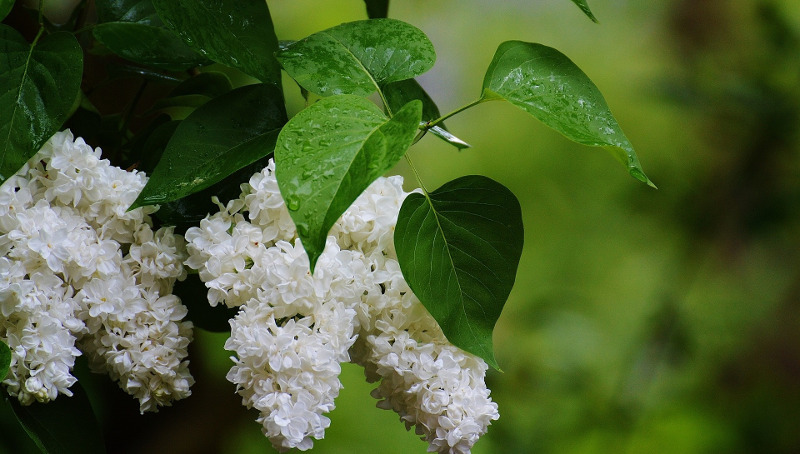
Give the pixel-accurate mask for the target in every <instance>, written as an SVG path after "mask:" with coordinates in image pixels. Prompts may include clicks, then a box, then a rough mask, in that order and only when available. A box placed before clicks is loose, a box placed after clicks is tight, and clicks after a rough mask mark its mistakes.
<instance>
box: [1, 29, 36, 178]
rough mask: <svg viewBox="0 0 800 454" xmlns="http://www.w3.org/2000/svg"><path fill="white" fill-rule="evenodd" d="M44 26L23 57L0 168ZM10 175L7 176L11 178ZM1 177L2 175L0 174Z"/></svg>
mask: <svg viewBox="0 0 800 454" xmlns="http://www.w3.org/2000/svg"><path fill="white" fill-rule="evenodd" d="M43 31H44V28H40V29H39V32H38V33H37V34H36V38H34V40H33V43H31V46H30V50H28V56H27V58H26V59H25V69H24V70H23V72H22V77H21V78H20V82H19V90H18V91H17V99H16V101H15V102H14V108H13V110H12V111H11V121H10V122H9V123H8V134H7V135H6V138H5V146H4V147H3V156H2V157H0V169H2V168H3V166H4V165H5V163H6V153H7V152H8V146H9V144H10V143H11V132H12V131H13V130H14V119H15V118H16V117H17V109H18V108H19V104H20V101H21V99H22V86H23V85H24V84H25V79H26V78H27V77H28V68H30V62H31V57H32V56H33V50H34V49H35V48H36V45H37V44H38V42H39V37H41V36H42V32H43ZM11 176H12V175H9V176H8V177H9V178H11ZM0 177H2V175H0Z"/></svg>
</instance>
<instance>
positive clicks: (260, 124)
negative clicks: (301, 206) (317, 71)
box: [130, 84, 286, 209]
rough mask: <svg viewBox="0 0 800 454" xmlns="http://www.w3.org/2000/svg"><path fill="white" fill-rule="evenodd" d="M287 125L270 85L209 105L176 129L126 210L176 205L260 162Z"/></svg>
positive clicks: (277, 93)
mask: <svg viewBox="0 0 800 454" xmlns="http://www.w3.org/2000/svg"><path fill="white" fill-rule="evenodd" d="M285 122H286V111H285V108H284V106H283V98H282V95H281V92H280V91H279V90H278V89H277V88H276V87H275V86H274V85H271V84H256V85H248V86H245V87H240V88H237V89H236V90H233V91H230V92H228V93H226V94H224V95H222V96H220V97H218V98H216V99H213V100H211V101H209V102H208V103H206V104H204V105H203V106H202V107H200V108H198V109H197V110H195V111H194V112H193V113H192V114H191V115H189V116H188V117H187V118H186V119H185V120H183V121H182V122H181V124H180V125H179V126H178V127H177V129H176V130H175V133H174V134H173V135H172V138H171V139H170V141H169V144H168V145H167V148H166V150H164V154H163V155H162V157H161V160H160V161H159V163H158V165H157V166H156V168H155V169H154V170H153V174H152V175H151V176H150V180H149V181H148V182H147V185H145V187H144V189H143V190H142V192H141V194H139V197H138V198H137V199H136V201H135V202H134V203H133V205H131V208H130V209H133V208H136V207H140V206H144V205H153V204H160V203H164V202H169V201H172V200H177V199H180V198H182V197H185V196H187V195H189V194H192V193H195V192H198V191H200V190H202V189H205V188H208V187H209V186H211V185H213V184H214V183H217V182H219V181H221V180H223V179H224V178H225V177H227V176H228V175H230V174H232V173H233V172H235V171H237V170H239V169H241V168H242V167H245V166H247V165H248V164H251V163H253V162H255V161H258V160H259V159H261V158H263V157H264V156H266V155H267V154H269V153H271V152H272V151H273V149H274V147H275V140H276V138H277V136H278V131H280V129H281V127H282V126H283V124H284V123H285Z"/></svg>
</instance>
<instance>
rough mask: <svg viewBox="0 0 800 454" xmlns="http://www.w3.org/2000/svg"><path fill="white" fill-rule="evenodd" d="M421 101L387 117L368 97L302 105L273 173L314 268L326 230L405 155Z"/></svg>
mask: <svg viewBox="0 0 800 454" xmlns="http://www.w3.org/2000/svg"><path fill="white" fill-rule="evenodd" d="M421 115H422V103H421V102H419V101H416V100H415V101H412V102H410V103H409V104H407V105H406V106H405V107H403V108H402V109H400V110H399V111H398V112H397V113H396V114H395V115H394V117H392V118H391V119H389V118H387V117H386V115H384V113H383V112H381V110H380V109H379V108H378V107H377V106H376V105H375V104H373V103H372V102H370V101H369V100H367V99H364V98H361V97H358V96H353V95H340V96H334V97H330V98H323V99H322V100H320V101H319V102H317V103H315V104H312V105H311V106H310V107H308V108H306V109H305V110H302V111H300V113H298V114H297V115H296V116H295V117H294V118H292V119H291V120H290V121H289V123H287V124H286V126H285V127H284V128H283V130H282V131H281V133H280V135H279V136H278V143H277V145H276V146H275V161H276V165H275V174H276V177H277V179H278V186H279V187H280V190H281V194H282V195H283V198H284V200H285V201H286V206H287V207H288V208H289V213H290V214H291V216H292V220H294V223H295V226H297V234H298V236H299V237H300V239H301V240H302V241H303V246H304V247H305V250H306V252H307V253H308V258H309V262H310V263H311V270H312V272H313V270H314V265H315V264H316V262H317V259H318V258H319V256H320V255H321V254H322V251H323V249H324V248H325V240H326V238H327V235H328V231H329V230H330V229H331V227H332V226H333V224H334V223H335V222H336V221H337V220H338V219H339V217H340V216H341V215H342V213H344V211H345V210H346V209H347V208H348V207H349V206H350V204H352V203H353V201H355V199H356V198H357V197H358V196H359V195H360V194H361V193H362V192H363V191H364V190H365V189H367V187H368V186H369V185H370V184H371V183H372V182H373V181H375V179H377V178H378V177H379V176H381V175H383V174H384V173H385V172H386V171H388V170H389V169H390V168H392V166H394V165H395V163H397V161H398V160H399V159H400V158H401V157H403V154H404V153H405V152H406V150H407V149H408V147H409V146H411V142H412V141H413V140H414V136H415V135H416V132H417V128H418V126H419V121H420V118H421Z"/></svg>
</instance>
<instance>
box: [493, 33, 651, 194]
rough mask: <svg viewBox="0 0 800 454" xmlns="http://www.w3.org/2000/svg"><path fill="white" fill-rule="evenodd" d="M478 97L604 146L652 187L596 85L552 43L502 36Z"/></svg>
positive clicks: (579, 139) (571, 136) (586, 142)
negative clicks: (502, 101)
mask: <svg viewBox="0 0 800 454" xmlns="http://www.w3.org/2000/svg"><path fill="white" fill-rule="evenodd" d="M482 98H483V99H485V100H491V99H505V100H507V101H509V102H510V103H512V104H514V105H515V106H517V107H519V108H521V109H523V110H524V111H526V112H528V113H529V114H531V115H533V116H534V117H536V118H537V119H538V120H539V121H541V122H542V123H544V124H546V125H547V126H549V127H551V128H553V129H555V130H556V131H558V132H560V133H561V134H563V135H564V136H565V137H567V138H568V139H571V140H573V141H575V142H578V143H580V144H583V145H589V146H595V147H603V148H605V149H606V150H608V151H609V152H610V153H611V155H612V156H614V158H616V159H617V160H618V161H619V162H621V163H622V164H623V165H624V166H625V167H626V168H627V169H628V172H629V173H630V174H631V176H633V177H634V178H636V179H637V180H639V181H642V182H644V183H647V184H648V185H650V186H653V187H655V185H653V183H652V182H651V181H650V179H649V178H647V176H646V175H645V174H644V171H642V168H641V165H640V164H639V159H638V158H637V157H636V152H635V151H634V149H633V145H631V143H630V141H629V140H628V138H627V137H625V134H624V133H623V132H622V129H621V128H620V126H619V124H618V123H617V120H616V119H615V118H614V116H613V115H612V114H611V110H610V109H609V108H608V105H607V104H606V100H605V99H604V98H603V95H602V94H601V93H600V90H598V89H597V87H596V86H595V85H594V83H592V81H591V80H590V79H589V77H588V76H586V74H584V73H583V71H581V70H580V68H578V67H577V66H576V65H575V63H573V62H572V61H571V60H570V59H569V58H567V57H566V56H565V55H564V54H562V53H561V52H559V51H557V50H556V49H553V48H551V47H547V46H544V45H542V44H535V43H526V42H522V41H506V42H504V43H503V44H501V45H500V47H498V48H497V52H496V53H495V55H494V59H493V60H492V62H491V64H490V65H489V69H488V70H487V71H486V76H485V78H484V80H483V94H482Z"/></svg>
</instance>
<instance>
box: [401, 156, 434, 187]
mask: <svg viewBox="0 0 800 454" xmlns="http://www.w3.org/2000/svg"><path fill="white" fill-rule="evenodd" d="M403 156H404V157H405V158H406V162H408V166H409V167H411V171H412V172H414V177H415V178H416V179H417V183H419V187H420V188H422V192H424V193H425V197H426V198H429V197H428V189H427V188H426V187H425V183H423V182H422V178H420V176H419V172H418V171H417V168H416V167H415V166H414V163H413V162H412V161H411V156H409V155H408V153H407V152H406V154H405V155H403Z"/></svg>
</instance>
